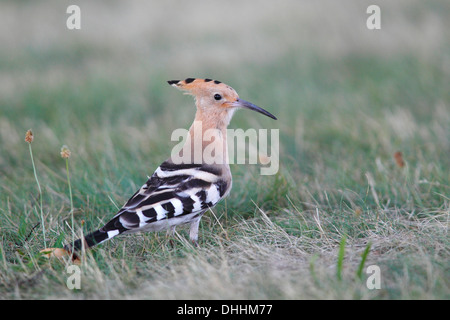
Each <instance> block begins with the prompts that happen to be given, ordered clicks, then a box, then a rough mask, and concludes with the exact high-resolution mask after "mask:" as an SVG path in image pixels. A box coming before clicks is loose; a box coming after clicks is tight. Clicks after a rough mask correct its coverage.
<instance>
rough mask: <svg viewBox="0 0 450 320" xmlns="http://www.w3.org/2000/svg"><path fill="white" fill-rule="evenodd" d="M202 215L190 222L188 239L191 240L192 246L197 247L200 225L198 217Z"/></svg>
mask: <svg viewBox="0 0 450 320" xmlns="http://www.w3.org/2000/svg"><path fill="white" fill-rule="evenodd" d="M201 218H202V216H200V217H198V218H197V219H195V220H194V221H192V222H191V227H190V229H189V239H190V240H191V242H192V244H193V245H194V247H196V248H197V247H198V227H199V225H200V219H201Z"/></svg>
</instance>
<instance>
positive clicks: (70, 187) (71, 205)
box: [66, 158, 75, 244]
mask: <svg viewBox="0 0 450 320" xmlns="http://www.w3.org/2000/svg"><path fill="white" fill-rule="evenodd" d="M66 173H67V184H68V185H69V197H70V215H71V220H72V244H73V243H74V242H75V231H74V222H73V221H74V219H73V198H72V186H71V184H70V175H69V158H66Z"/></svg>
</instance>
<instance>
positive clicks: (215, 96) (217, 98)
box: [214, 93, 222, 100]
mask: <svg viewBox="0 0 450 320" xmlns="http://www.w3.org/2000/svg"><path fill="white" fill-rule="evenodd" d="M214 99H216V100H220V99H222V96H221V95H220V94H218V93H216V94H215V95H214Z"/></svg>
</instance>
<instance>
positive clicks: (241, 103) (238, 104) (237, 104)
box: [232, 99, 277, 120]
mask: <svg viewBox="0 0 450 320" xmlns="http://www.w3.org/2000/svg"><path fill="white" fill-rule="evenodd" d="M232 105H233V107H238V108H246V109H250V110H253V111H257V112H259V113H262V114H263V115H265V116H268V117H269V118H272V119H275V120H277V118H276V117H275V116H274V115H273V114H271V113H270V112H269V111H266V110H264V109H263V108H260V107H258V106H257V105H254V104H253V103H251V102H248V101H245V100H242V99H237V100H236V101H235V102H233V104H232Z"/></svg>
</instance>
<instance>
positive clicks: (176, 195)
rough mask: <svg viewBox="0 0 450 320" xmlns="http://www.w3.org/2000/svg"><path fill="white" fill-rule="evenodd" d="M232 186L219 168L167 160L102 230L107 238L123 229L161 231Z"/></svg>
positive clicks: (198, 211)
mask: <svg viewBox="0 0 450 320" xmlns="http://www.w3.org/2000/svg"><path fill="white" fill-rule="evenodd" d="M230 187H231V181H225V180H224V179H222V177H221V170H220V169H218V168H214V167H211V166H207V165H201V164H198V165H197V164H189V165H174V164H172V163H169V162H167V161H166V162H164V163H163V164H161V166H160V167H159V168H158V169H157V170H156V171H155V173H154V174H153V175H152V176H151V177H150V178H149V180H148V181H147V182H146V183H145V184H144V185H143V186H142V187H141V188H140V189H139V190H138V191H137V192H136V193H135V194H134V195H133V196H132V197H131V198H130V199H129V200H128V201H127V203H126V204H125V205H124V206H123V207H122V208H121V209H120V211H119V212H118V213H117V214H116V216H115V217H114V218H113V219H112V220H111V221H110V222H108V223H107V224H106V225H105V226H104V227H103V228H101V229H100V230H99V231H100V232H103V233H104V236H105V239H104V240H107V239H109V238H112V237H114V236H116V235H118V234H121V233H132V232H138V231H159V230H164V229H167V228H169V227H172V226H176V225H179V224H184V223H189V222H191V221H192V219H195V218H197V217H198V216H199V215H201V214H203V213H204V212H205V211H206V210H207V209H208V208H211V207H213V206H215V205H216V204H217V203H218V202H219V201H220V200H221V199H222V198H223V197H224V196H226V194H227V193H228V191H229V190H230ZM104 240H103V239H102V240H101V241H102V242H103V241H104Z"/></svg>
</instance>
